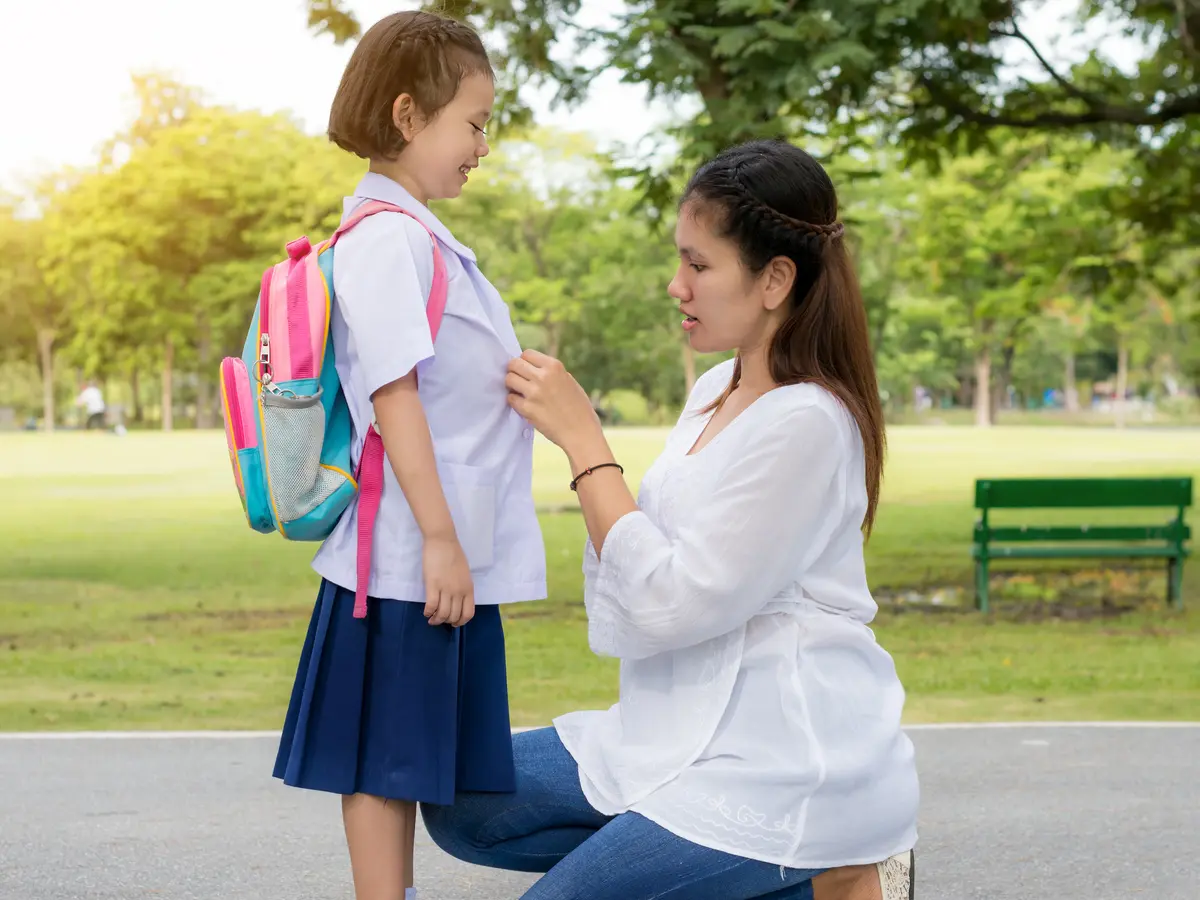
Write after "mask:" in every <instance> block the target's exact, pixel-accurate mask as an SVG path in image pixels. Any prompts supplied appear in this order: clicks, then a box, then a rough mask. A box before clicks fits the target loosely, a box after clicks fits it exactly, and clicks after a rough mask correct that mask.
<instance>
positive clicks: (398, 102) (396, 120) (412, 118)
mask: <svg viewBox="0 0 1200 900" xmlns="http://www.w3.org/2000/svg"><path fill="white" fill-rule="evenodd" d="M392 124H393V125H395V126H396V130H397V131H399V132H400V136H401V137H402V138H404V140H405V142H408V141H411V140H412V139H413V138H414V137H416V136H417V133H418V132H419V131H420V130H421V129H422V128H423V127H424V125H425V120H424V118H423V117H422V116H421V111H420V110H419V109H418V108H417V101H415V100H414V99H413V98H412V94H401V95H400V96H399V97H397V98H396V99H395V100H394V101H392Z"/></svg>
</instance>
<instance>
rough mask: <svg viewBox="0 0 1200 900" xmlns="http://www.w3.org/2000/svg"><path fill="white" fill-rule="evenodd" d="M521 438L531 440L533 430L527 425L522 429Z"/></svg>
mask: <svg viewBox="0 0 1200 900" xmlns="http://www.w3.org/2000/svg"><path fill="white" fill-rule="evenodd" d="M521 436H522V437H524V438H525V439H526V440H528V439H529V438H531V437H533V429H532V428H530V427H529V426H528V425H526V426H525V427H524V428H522V429H521Z"/></svg>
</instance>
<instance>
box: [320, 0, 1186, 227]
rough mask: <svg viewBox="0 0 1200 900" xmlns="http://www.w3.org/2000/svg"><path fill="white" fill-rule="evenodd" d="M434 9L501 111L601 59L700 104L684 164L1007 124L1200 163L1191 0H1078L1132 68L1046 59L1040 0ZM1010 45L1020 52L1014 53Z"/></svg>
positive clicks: (928, 144) (349, 31) (561, 86)
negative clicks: (493, 49)
mask: <svg viewBox="0 0 1200 900" xmlns="http://www.w3.org/2000/svg"><path fill="white" fill-rule="evenodd" d="M430 5H431V6H433V7H435V8H437V9H440V10H443V11H445V12H447V13H449V14H451V15H454V16H457V17H460V18H464V19H466V20H468V21H470V22H471V23H472V24H474V25H475V26H476V27H478V28H479V29H480V30H481V31H482V32H483V33H485V34H487V35H488V36H489V39H490V40H491V41H492V43H493V44H494V45H496V46H498V47H499V49H500V52H499V54H498V60H499V63H500V67H501V72H502V76H503V77H502V84H501V87H502V88H503V89H504V90H503V91H502V96H503V99H504V103H503V104H502V109H505V110H508V111H509V112H510V114H514V115H517V116H518V117H519V116H520V115H521V113H520V112H519V110H520V105H519V104H518V103H516V102H514V101H515V99H516V96H515V95H516V90H515V89H516V86H518V85H520V86H524V85H527V84H533V85H536V84H539V83H550V84H553V85H555V86H557V88H558V94H557V97H558V99H559V100H561V101H563V102H566V103H571V102H575V101H577V100H578V99H580V98H581V97H583V96H584V95H585V94H586V92H587V88H588V85H589V84H590V83H591V81H592V80H593V78H594V77H595V75H596V74H597V73H598V72H599V71H601V70H605V69H610V68H611V69H616V70H618V71H619V72H620V73H621V75H622V78H623V79H624V80H625V81H627V82H631V83H635V84H642V85H645V86H646V88H647V90H648V92H649V93H650V95H651V96H660V97H665V98H668V99H672V100H675V101H679V102H680V105H681V107H687V106H688V105H689V104H690V105H691V106H693V107H695V108H698V109H699V112H697V114H696V115H695V116H694V117H693V118H692V119H691V120H690V121H688V122H686V123H685V124H684V125H683V126H682V127H681V128H680V129H678V131H677V136H678V137H679V138H680V140H681V143H682V149H683V152H682V154H681V156H680V158H679V161H678V164H679V165H682V166H686V165H687V164H689V163H690V162H692V161H694V160H695V159H696V158H697V157H704V156H708V155H711V154H712V153H713V152H715V151H716V150H719V149H721V148H723V147H724V146H727V145H729V144H731V143H734V142H737V141H741V140H744V139H747V138H750V137H755V136H763V135H768V136H769V135H783V136H787V137H792V138H797V137H804V136H806V135H809V134H812V133H815V134H816V135H818V136H820V137H821V138H828V137H831V136H836V137H837V138H838V139H839V143H840V145H841V146H847V145H854V144H857V143H858V142H859V141H860V140H861V139H862V138H863V137H864V135H865V136H867V138H868V139H870V138H871V136H872V135H877V134H879V133H880V131H881V130H882V132H884V133H887V134H890V135H894V136H895V137H897V138H898V139H899V140H900V141H901V142H902V143H903V145H904V146H905V147H906V148H907V150H908V152H909V154H910V157H911V158H924V159H926V160H930V161H935V160H936V159H937V158H938V157H939V156H940V154H941V153H942V151H943V150H945V149H951V150H955V151H962V150H965V151H968V152H970V151H973V150H975V149H978V148H979V147H981V146H983V145H984V144H985V143H986V142H987V141H988V140H989V139H990V136H991V133H992V132H993V131H994V130H995V129H997V128H1007V129H1010V130H1013V129H1015V130H1021V131H1031V132H1042V133H1062V132H1066V131H1076V132H1080V133H1081V134H1082V136H1086V137H1090V138H1093V139H1097V140H1103V141H1111V142H1114V143H1116V144H1118V145H1122V146H1132V147H1137V148H1139V149H1140V151H1141V154H1142V156H1143V158H1144V160H1145V165H1146V168H1147V171H1148V172H1153V171H1156V170H1160V169H1161V170H1162V171H1170V172H1172V173H1174V176H1175V179H1176V180H1177V181H1178V182H1184V183H1187V184H1191V185H1192V186H1193V187H1194V185H1195V184H1196V182H1197V178H1196V174H1197V172H1198V171H1200V162H1198V161H1197V160H1198V159H1200V154H1197V153H1194V152H1190V151H1192V150H1194V148H1195V147H1196V140H1197V138H1196V137H1195V134H1194V132H1193V133H1191V134H1189V132H1190V131H1191V129H1188V128H1187V127H1186V125H1185V124H1184V123H1185V122H1186V121H1187V120H1189V119H1191V118H1194V117H1196V116H1198V115H1200V91H1197V90H1196V66H1197V60H1200V53H1198V51H1197V44H1198V42H1200V37H1198V35H1200V5H1198V4H1196V3H1195V2H1193V0H1080V4H1079V8H1078V13H1077V23H1078V28H1079V29H1080V30H1081V31H1082V30H1083V29H1085V28H1090V29H1092V31H1093V33H1094V32H1095V30H1097V29H1099V28H1104V27H1105V26H1106V25H1107V26H1108V30H1109V31H1110V32H1116V33H1118V34H1123V35H1124V36H1125V39H1126V40H1125V44H1126V46H1130V45H1136V46H1137V48H1138V49H1139V50H1140V51H1141V58H1140V59H1139V60H1138V64H1137V66H1136V67H1135V68H1133V69H1132V70H1128V69H1123V68H1122V67H1120V66H1118V65H1116V64H1115V63H1114V62H1113V61H1112V60H1111V59H1109V58H1107V57H1106V56H1105V55H1104V52H1103V51H1102V50H1101V49H1100V45H1099V42H1093V47H1092V49H1091V50H1090V51H1089V52H1088V53H1087V55H1086V57H1085V58H1084V59H1082V60H1081V61H1079V62H1078V63H1076V64H1075V65H1072V66H1069V67H1067V66H1062V65H1057V64H1056V63H1055V62H1054V60H1052V59H1051V57H1050V56H1049V55H1048V54H1047V52H1046V48H1045V46H1044V45H1043V44H1042V43H1041V37H1040V35H1037V34H1034V33H1033V32H1032V30H1031V27H1030V25H1029V19H1030V17H1031V15H1032V14H1034V13H1036V12H1037V11H1038V10H1039V9H1040V8H1041V4H1040V3H1039V2H1037V0H903V2H886V3H885V2H880V0H640V2H632V0H631V2H627V3H626V4H625V5H624V6H623V8H622V9H621V10H620V11H619V12H618V13H617V14H616V17H615V21H614V23H613V24H612V25H611V26H610V27H606V28H596V29H584V28H581V27H578V26H576V25H575V24H574V23H573V17H574V16H575V15H577V13H578V12H579V9H580V0H529V2H526V3H522V4H513V3H509V2H506V0H438V2H437V3H436V4H430ZM309 13H310V23H311V24H313V25H314V27H316V28H317V29H319V30H324V31H328V32H329V33H331V34H333V36H334V37H335V39H336V40H339V41H345V40H350V39H352V38H353V37H354V36H355V35H357V33H358V30H359V23H358V22H357V20H355V19H354V17H353V15H352V14H351V12H350V10H349V7H348V5H347V4H346V3H344V2H342V0H309ZM589 50H590V51H594V52H593V53H591V54H589V53H587V52H586V51H589ZM1022 56H1023V58H1024V60H1025V61H1026V65H1024V66H1014V61H1016V60H1019V58H1020V57H1022ZM584 60H588V61H589V62H587V63H585V62H584ZM593 60H594V61H593ZM513 110H518V112H515V113H514V112H512V111H513ZM1181 163H1182V166H1181V165H1179V164H1181ZM1164 166H1169V167H1170V168H1164ZM637 171H638V172H639V174H640V176H641V178H642V183H643V188H644V189H645V191H646V192H647V197H648V198H649V199H650V200H651V201H652V204H653V207H654V208H657V209H662V208H664V207H665V206H667V205H668V204H669V199H670V181H669V179H668V178H666V177H664V176H663V174H662V173H656V172H655V171H653V169H652V167H651V166H649V165H648V164H646V163H642V164H641V165H639V166H638V167H637ZM1196 197H1197V195H1196V192H1195V191H1194V190H1193V191H1191V192H1190V193H1189V192H1185V191H1175V192H1173V193H1172V194H1171V198H1172V201H1173V202H1172V203H1171V205H1170V209H1171V215H1172V216H1173V217H1177V216H1178V215H1181V214H1184V215H1186V214H1191V213H1194V211H1195V210H1196V208H1197V207H1196V204H1197V202H1198V201H1197V199H1196ZM1140 199H1141V202H1139V203H1136V208H1133V209H1131V210H1130V214H1131V215H1141V216H1143V217H1145V218H1146V219H1148V220H1151V221H1153V220H1155V219H1156V218H1161V214H1159V213H1156V212H1155V209H1157V207H1156V206H1155V205H1154V201H1155V200H1156V199H1157V196H1156V192H1155V191H1153V190H1150V191H1147V192H1145V196H1143V197H1141V198H1140ZM1173 220H1174V219H1173V218H1172V219H1171V221H1173Z"/></svg>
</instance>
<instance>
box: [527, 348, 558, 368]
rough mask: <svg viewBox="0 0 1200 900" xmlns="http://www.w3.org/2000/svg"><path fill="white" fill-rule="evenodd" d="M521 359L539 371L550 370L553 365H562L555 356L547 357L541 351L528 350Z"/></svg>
mask: <svg viewBox="0 0 1200 900" xmlns="http://www.w3.org/2000/svg"><path fill="white" fill-rule="evenodd" d="M521 359H523V360H526V361H527V362H530V363H533V364H534V365H535V366H537V367H538V368H539V369H545V368H549V367H550V366H553V365H561V363H559V361H558V360H557V359H555V358H554V357H553V356H547V355H546V354H545V353H542V352H541V351H539V350H533V349H530V350H526V351H524V352H523V353H522V354H521Z"/></svg>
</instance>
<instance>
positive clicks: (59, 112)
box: [0, 0, 1129, 190]
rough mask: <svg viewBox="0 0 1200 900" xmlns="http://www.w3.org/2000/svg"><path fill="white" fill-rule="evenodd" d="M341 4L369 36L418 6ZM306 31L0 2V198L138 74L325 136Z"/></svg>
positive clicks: (122, 100) (178, 10)
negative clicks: (285, 116) (282, 113)
mask: <svg viewBox="0 0 1200 900" xmlns="http://www.w3.org/2000/svg"><path fill="white" fill-rule="evenodd" d="M1027 2H1029V0H1027ZM349 5H350V7H351V8H352V9H353V10H354V11H355V13H356V14H357V15H358V16H359V19H360V21H362V22H363V23H364V26H366V25H369V24H370V23H372V22H374V21H376V20H377V19H379V18H381V17H382V16H384V15H387V14H388V13H391V12H394V11H396V10H397V9H403V8H411V7H412V6H414V5H415V3H411V2H407V3H406V2H404V0H350V4H349ZM583 5H584V10H583V14H582V18H583V19H584V20H585V21H587V22H588V23H592V22H600V21H603V20H604V19H605V18H606V17H607V16H608V15H610V14H611V12H612V10H614V9H617V8H619V7H620V6H621V5H623V4H622V3H621V0H584V4H583ZM1031 5H1033V6H1036V8H1037V13H1036V15H1035V16H1034V18H1033V20H1032V21H1031V22H1030V23H1029V25H1028V27H1027V30H1028V31H1029V32H1030V33H1031V34H1034V35H1036V36H1037V37H1038V39H1039V40H1043V39H1046V40H1047V41H1049V39H1051V38H1053V37H1054V36H1055V35H1062V34H1064V31H1065V30H1064V28H1063V26H1062V25H1061V24H1060V23H1059V20H1060V19H1061V17H1062V15H1063V14H1064V12H1067V11H1069V10H1070V9H1071V8H1073V7H1074V6H1075V0H1044V2H1043V3H1041V4H1040V5H1038V4H1037V0H1032V4H1031ZM305 23H306V14H305V4H304V0H201V2H196V0H0V83H2V84H5V85H7V86H8V87H7V90H5V91H4V92H3V93H0V189H8V190H19V188H20V185H21V183H22V182H23V181H24V180H26V179H28V178H32V177H34V176H36V175H38V174H39V173H44V172H48V171H52V170H53V169H55V168H58V167H61V166H70V165H86V164H88V163H90V162H91V161H93V160H94V158H95V155H96V150H97V148H98V147H99V146H100V145H101V144H102V143H103V142H104V141H105V140H106V139H107V138H109V137H110V136H111V135H112V134H114V133H115V132H116V131H118V130H119V129H120V128H121V127H123V126H124V125H125V124H126V123H127V122H128V121H129V120H130V119H131V118H132V117H133V115H134V112H135V105H134V100H133V93H132V87H131V82H130V78H129V76H130V73H131V72H134V71H146V70H156V71H161V72H165V73H166V74H169V75H171V76H173V77H175V78H177V79H178V80H180V81H183V82H185V83H188V84H191V85H195V86H198V87H199V88H201V89H202V90H203V91H204V92H206V94H207V95H208V97H209V98H210V99H211V100H213V101H215V102H218V103H224V104H229V105H232V106H236V107H239V108H243V109H260V110H263V111H267V112H274V111H278V110H288V111H290V112H292V113H293V114H294V115H296V116H297V117H298V118H299V119H300V121H301V122H302V123H303V124H304V127H305V128H306V129H307V130H308V131H310V132H313V133H320V132H321V131H323V129H324V126H325V122H326V120H327V117H328V113H329V104H330V101H331V100H332V99H333V94H334V91H335V90H336V88H337V84H338V80H339V79H340V77H341V73H342V69H343V68H344V66H345V64H346V60H347V59H348V57H349V55H350V52H351V48H350V47H349V46H345V47H337V46H334V44H333V41H332V40H331V39H330V38H328V37H327V36H316V35H314V34H312V33H311V32H310V31H309V30H308V29H307V27H306V24H305ZM1121 49H1122V48H1120V47H1119V46H1118V47H1116V48H1115V50H1116V55H1117V56H1118V58H1119V57H1120V56H1121V55H1122V53H1121V52H1120V51H1121ZM1070 53H1071V49H1070V48H1069V47H1068V48H1066V49H1064V50H1063V51H1062V52H1061V53H1060V54H1059V55H1070ZM1124 55H1125V56H1129V54H1128V53H1125V54H1124ZM1014 59H1016V57H1014ZM546 100H547V98H545V97H542V98H536V102H534V104H533V105H534V108H535V110H537V111H538V113H539V121H541V122H545V123H547V124H553V125H557V126H560V127H564V128H568V129H573V130H580V131H586V132H589V133H591V134H592V135H593V136H594V137H595V138H596V139H597V140H598V142H599V143H600V144H601V146H611V144H612V143H614V142H622V143H632V142H636V141H637V140H639V139H640V138H642V137H644V136H646V135H648V134H649V133H651V132H652V131H654V130H655V129H656V128H658V127H660V126H661V125H662V123H664V122H665V121H667V120H668V119H669V118H671V117H672V116H673V115H676V114H677V111H675V110H673V109H672V108H671V107H670V106H668V105H665V104H663V103H658V104H656V105H654V106H649V105H647V103H646V98H645V93H644V91H643V90H642V89H641V88H639V87H636V86H633V85H623V84H621V83H620V82H619V81H618V79H617V76H616V75H615V73H612V72H607V73H604V74H603V75H601V76H600V77H599V78H597V79H596V80H595V82H594V83H593V85H592V89H591V93H590V96H589V99H588V101H587V102H586V103H585V104H584V105H583V106H581V107H579V108H577V109H575V110H572V111H569V112H568V111H563V110H558V111H553V110H551V109H550V108H549V104H548V103H547V102H546Z"/></svg>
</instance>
